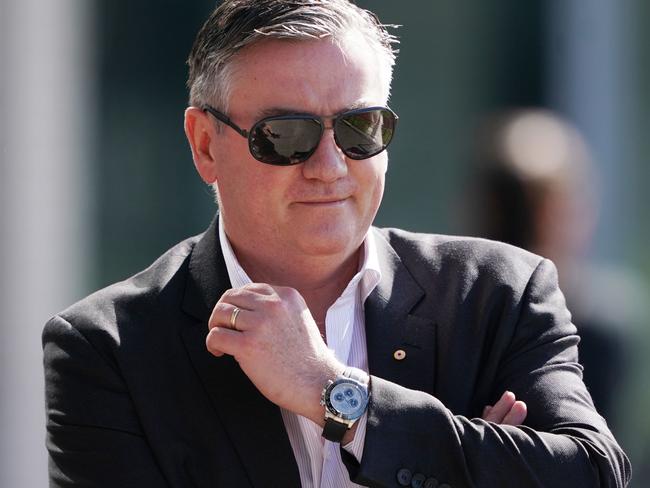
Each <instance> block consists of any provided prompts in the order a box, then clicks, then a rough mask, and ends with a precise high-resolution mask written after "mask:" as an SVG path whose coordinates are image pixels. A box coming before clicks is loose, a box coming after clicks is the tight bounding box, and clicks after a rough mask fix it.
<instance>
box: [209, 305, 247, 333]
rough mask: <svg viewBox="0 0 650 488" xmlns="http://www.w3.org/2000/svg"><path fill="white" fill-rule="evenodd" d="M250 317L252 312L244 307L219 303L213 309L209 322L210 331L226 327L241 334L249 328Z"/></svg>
mask: <svg viewBox="0 0 650 488" xmlns="http://www.w3.org/2000/svg"><path fill="white" fill-rule="evenodd" d="M237 310H239V311H237ZM248 315H250V311H249V310H247V309H245V308H243V305H236V304H233V303H228V302H226V301H219V302H217V304H216V305H215V307H214V308H213V309H212V314H211V315H210V320H208V329H209V330H212V329H213V328H214V327H225V328H228V329H232V330H236V331H239V332H241V331H243V330H246V328H247V327H246V324H247V323H248V321H247V316H248Z"/></svg>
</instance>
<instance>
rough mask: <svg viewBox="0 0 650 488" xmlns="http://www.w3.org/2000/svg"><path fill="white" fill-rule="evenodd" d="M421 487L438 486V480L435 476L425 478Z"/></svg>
mask: <svg viewBox="0 0 650 488" xmlns="http://www.w3.org/2000/svg"><path fill="white" fill-rule="evenodd" d="M422 487H423V488H438V480H437V479H435V478H427V479H426V480H424V485H422Z"/></svg>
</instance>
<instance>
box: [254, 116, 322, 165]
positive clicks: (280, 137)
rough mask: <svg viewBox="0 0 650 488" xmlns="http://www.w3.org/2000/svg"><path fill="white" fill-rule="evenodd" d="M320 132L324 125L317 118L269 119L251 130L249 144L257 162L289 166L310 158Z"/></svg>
mask: <svg viewBox="0 0 650 488" xmlns="http://www.w3.org/2000/svg"><path fill="white" fill-rule="evenodd" d="M321 134H322V127H321V124H320V123H319V122H318V121H317V120H315V119H310V118H288V117H287V118H283V117H278V118H268V119H264V120H261V121H260V122H258V123H257V124H255V125H254V126H253V128H252V129H251V133H250V138H249V147H250V151H251V154H252V155H253V156H254V157H255V159H257V160H258V161H261V162H263V163H267V164H274V165H277V166H288V165H291V164H298V163H302V162H304V161H306V160H307V159H309V157H310V156H311V155H312V154H313V153H314V151H315V150H316V147H317V146H318V143H319V141H320V138H321Z"/></svg>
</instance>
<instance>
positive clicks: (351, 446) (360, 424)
mask: <svg viewBox="0 0 650 488" xmlns="http://www.w3.org/2000/svg"><path fill="white" fill-rule="evenodd" d="M367 420H368V412H367V411H366V412H365V413H364V414H363V415H362V416H361V417H359V420H357V431H356V432H355V433H354V437H353V439H352V440H351V441H350V442H348V443H347V444H345V445H344V446H341V447H342V448H343V449H345V450H346V451H347V452H349V453H350V454H352V455H353V456H354V457H355V458H356V460H357V462H358V463H361V455H362V454H363V446H364V444H365V441H366V421H367Z"/></svg>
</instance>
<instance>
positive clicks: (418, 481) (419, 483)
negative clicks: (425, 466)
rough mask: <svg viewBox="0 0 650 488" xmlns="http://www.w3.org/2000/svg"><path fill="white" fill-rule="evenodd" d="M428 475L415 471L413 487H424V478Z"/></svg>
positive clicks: (412, 481) (412, 480)
mask: <svg viewBox="0 0 650 488" xmlns="http://www.w3.org/2000/svg"><path fill="white" fill-rule="evenodd" d="M425 479H426V476H424V475H423V474H422V473H415V474H414V475H413V479H411V488H422V487H423V486H424V480H425Z"/></svg>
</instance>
